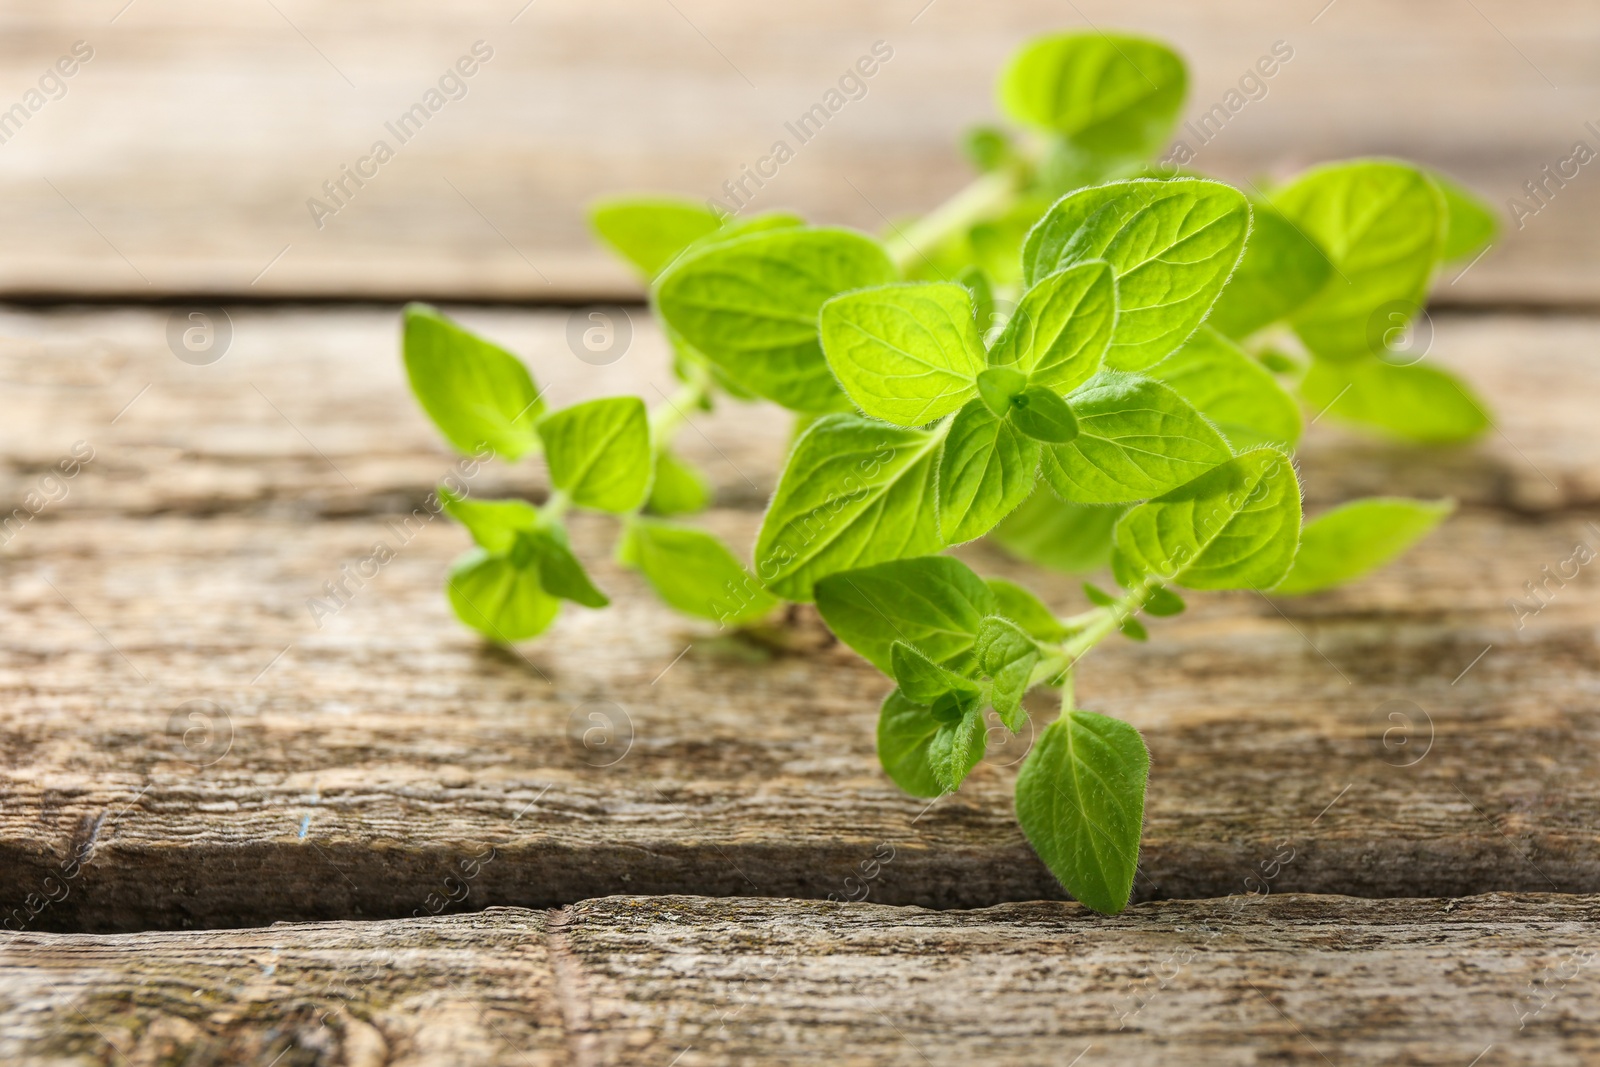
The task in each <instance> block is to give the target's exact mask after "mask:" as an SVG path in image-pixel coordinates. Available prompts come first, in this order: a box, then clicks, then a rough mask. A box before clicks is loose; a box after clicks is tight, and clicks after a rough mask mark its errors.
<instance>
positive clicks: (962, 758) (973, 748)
mask: <svg viewBox="0 0 1600 1067" xmlns="http://www.w3.org/2000/svg"><path fill="white" fill-rule="evenodd" d="M938 710H939V709H938V708H937V707H936V708H934V712H935V715H937V713H938ZM936 721H937V719H936ZM988 743H989V737H988V729H987V727H986V726H985V725H984V721H983V716H982V715H981V714H979V708H978V707H972V708H965V707H963V709H962V711H961V715H960V717H959V718H954V719H946V720H945V721H941V722H939V729H938V730H936V731H934V734H933V736H932V737H931V738H929V739H928V769H929V770H930V771H932V772H933V777H934V780H935V781H936V782H938V783H939V786H940V788H941V789H943V790H944V791H945V792H946V793H954V792H955V791H956V790H957V789H960V788H961V783H962V782H963V781H965V780H966V777H967V775H968V774H970V773H971V772H972V768H973V767H975V766H977V764H978V761H979V760H981V759H982V758H983V753H984V749H985V748H987V747H988Z"/></svg>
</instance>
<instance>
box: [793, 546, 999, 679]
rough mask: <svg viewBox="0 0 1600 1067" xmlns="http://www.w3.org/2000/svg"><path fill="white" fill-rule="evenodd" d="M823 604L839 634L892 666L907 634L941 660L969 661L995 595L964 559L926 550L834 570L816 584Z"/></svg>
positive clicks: (888, 670)
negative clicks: (897, 644)
mask: <svg viewBox="0 0 1600 1067" xmlns="http://www.w3.org/2000/svg"><path fill="white" fill-rule="evenodd" d="M816 595H817V609H818V611H820V612H821V614H822V620H823V621H824V622H826V623H827V624H828V629H830V630H832V631H833V632H834V635H835V636H837V637H838V638H839V640H841V641H843V642H844V643H845V644H847V645H849V646H850V647H851V648H853V649H855V650H856V651H857V652H859V653H860V654H861V655H862V656H863V657H865V658H866V659H867V661H868V662H870V663H871V664H872V665H873V666H874V667H877V668H878V669H879V670H880V671H882V672H883V673H885V674H892V673H893V666H892V663H891V656H892V652H891V649H892V646H893V645H894V643H895V641H897V640H898V641H905V642H906V643H908V644H911V645H914V646H915V647H916V648H917V650H918V651H920V652H921V653H922V654H923V655H925V656H927V657H928V658H929V659H931V660H933V661H934V662H935V663H942V664H950V663H961V662H964V657H965V654H966V653H967V652H968V650H969V649H971V648H972V643H973V642H974V641H975V640H977V636H978V626H979V624H980V623H982V621H983V619H984V617H985V616H986V615H991V614H994V612H995V610H996V608H995V598H994V594H993V593H992V592H991V591H990V589H989V587H988V586H987V585H985V584H984V581H983V579H981V578H979V577H978V576H977V575H976V574H974V573H972V568H970V567H968V566H967V565H966V564H965V563H962V562H961V561H960V560H957V559H952V558H950V557H949V556H922V557H918V558H916V559H899V560H894V561H891V562H889V563H880V564H878V565H877V566H873V567H863V568H861V569H860V570H852V571H845V572H842V573H838V574H832V575H829V576H828V577H826V578H824V579H822V580H821V581H819V582H818V583H817V585H816Z"/></svg>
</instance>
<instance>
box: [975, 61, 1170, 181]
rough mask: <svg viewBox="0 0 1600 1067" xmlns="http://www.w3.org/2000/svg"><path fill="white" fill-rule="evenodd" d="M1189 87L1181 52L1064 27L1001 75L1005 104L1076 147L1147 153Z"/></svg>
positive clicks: (1111, 153)
mask: <svg viewBox="0 0 1600 1067" xmlns="http://www.w3.org/2000/svg"><path fill="white" fill-rule="evenodd" d="M1187 91H1188V75H1187V73H1186V71H1185V70H1184V66H1183V60H1182V59H1181V58H1179V56H1178V55H1177V53H1175V52H1173V51H1172V50H1171V49H1170V48H1168V47H1166V46H1165V45H1163V44H1160V43H1159V42H1156V41H1151V40H1147V39H1145V38H1142V37H1131V36H1128V35H1126V34H1103V33H1099V32H1095V33H1061V34H1053V35H1050V36H1046V37H1038V38H1035V39H1034V40H1032V41H1030V42H1029V43H1028V44H1026V45H1024V46H1023V47H1022V49H1021V50H1020V51H1019V52H1017V54H1016V55H1015V56H1013V57H1012V59H1011V61H1010V62H1009V63H1007V64H1006V68H1005V70H1004V71H1003V72H1002V73H1001V75H1000V85H999V95H1000V106H1001V108H1002V109H1004V110H1005V111H1006V112H1007V113H1008V114H1009V115H1010V116H1011V117H1012V118H1014V119H1016V120H1017V121H1018V122H1021V123H1023V124H1024V125H1027V126H1034V127H1037V128H1040V129H1045V130H1049V131H1051V132H1052V133H1056V134H1060V135H1061V136H1062V137H1063V138H1065V139H1066V141H1067V142H1068V143H1069V144H1070V145H1071V146H1072V147H1073V148H1074V149H1076V150H1077V151H1079V152H1081V153H1084V154H1088V155H1092V156H1104V157H1111V158H1116V159H1122V158H1133V159H1144V158H1147V157H1149V156H1151V155H1153V154H1154V153H1155V152H1156V151H1158V150H1159V149H1160V148H1161V146H1162V145H1163V144H1164V143H1165V142H1166V139H1167V137H1168V136H1169V135H1170V134H1171V133H1172V128H1173V125H1174V124H1175V123H1176V122H1177V119H1178V111H1179V109H1180V108H1182V107H1183V98H1184V94H1185V93H1186V92H1187Z"/></svg>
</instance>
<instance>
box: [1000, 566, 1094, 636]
mask: <svg viewBox="0 0 1600 1067" xmlns="http://www.w3.org/2000/svg"><path fill="white" fill-rule="evenodd" d="M985 584H987V585H988V586H989V590H990V592H992V593H993V594H994V613H995V614H996V615H999V616H1001V617H1003V618H1007V619H1010V620H1011V621H1012V622H1014V623H1016V624H1017V625H1018V626H1020V627H1022V629H1023V631H1024V632H1026V633H1028V634H1029V635H1031V636H1033V637H1034V638H1037V639H1038V640H1040V641H1049V642H1051V643H1055V642H1059V641H1065V640H1066V639H1067V638H1068V637H1069V636H1070V635H1071V633H1072V631H1071V630H1069V629H1067V627H1065V626H1063V625H1062V624H1061V620H1060V619H1058V618H1056V616H1055V613H1054V612H1052V611H1051V610H1050V609H1049V608H1048V607H1046V606H1045V604H1044V602H1043V601H1042V600H1040V599H1039V598H1038V597H1036V596H1034V595H1033V594H1032V593H1031V592H1029V591H1028V590H1027V589H1024V588H1023V587H1022V586H1020V585H1018V584H1017V583H1016V582H1012V581H1007V580H1006V579H1004V578H990V579H987V581H986V583H985Z"/></svg>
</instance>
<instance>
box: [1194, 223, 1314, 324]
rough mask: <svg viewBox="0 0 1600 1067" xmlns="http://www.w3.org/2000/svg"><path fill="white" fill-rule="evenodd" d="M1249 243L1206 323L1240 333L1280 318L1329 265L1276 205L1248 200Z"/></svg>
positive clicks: (1309, 292) (1305, 295)
mask: <svg viewBox="0 0 1600 1067" xmlns="http://www.w3.org/2000/svg"><path fill="white" fill-rule="evenodd" d="M1254 209H1255V210H1254V224H1253V225H1252V226H1251V228H1250V243H1249V244H1248V245H1247V246H1246V247H1245V250H1244V258H1243V259H1241V260H1239V269H1238V270H1236V271H1234V272H1233V278H1232V279H1231V280H1230V281H1229V282H1228V286H1227V288H1226V289H1224V290H1222V295H1221V296H1219V297H1217V303H1216V306H1215V307H1213V308H1212V309H1211V317H1210V318H1209V319H1207V320H1206V324H1207V325H1209V326H1211V327H1212V328H1213V329H1215V330H1217V331H1218V332H1220V333H1222V334H1225V335H1226V336H1228V337H1244V336H1246V335H1248V334H1252V333H1255V332H1256V331H1257V330H1259V329H1261V328H1262V327H1263V326H1267V325H1270V324H1271V323H1274V322H1277V321H1278V320H1280V319H1282V318H1285V317H1286V316H1288V315H1289V314H1290V313H1291V312H1293V311H1294V310H1295V309H1296V308H1298V307H1299V306H1300V305H1301V304H1304V303H1305V302H1306V301H1307V300H1310V299H1311V298H1312V297H1313V296H1316V295H1317V293H1318V292H1319V291H1321V289H1322V287H1323V286H1324V285H1326V284H1327V282H1328V277H1329V276H1330V275H1331V274H1332V273H1333V265H1332V264H1330V263H1329V262H1328V257H1327V256H1325V255H1323V254H1322V249H1320V248H1318V247H1317V244H1316V242H1315V241H1313V240H1311V239H1310V238H1309V237H1307V236H1306V235H1305V234H1304V233H1302V232H1301V231H1300V230H1299V229H1298V228H1297V227H1296V226H1295V224H1294V223H1292V222H1290V221H1289V220H1288V219H1286V218H1285V217H1284V216H1283V214H1282V213H1281V212H1279V211H1278V210H1277V209H1276V208H1273V207H1270V206H1268V205H1265V204H1256V205H1254Z"/></svg>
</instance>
